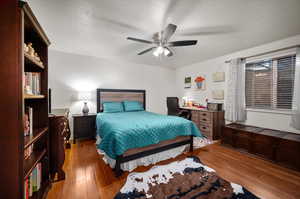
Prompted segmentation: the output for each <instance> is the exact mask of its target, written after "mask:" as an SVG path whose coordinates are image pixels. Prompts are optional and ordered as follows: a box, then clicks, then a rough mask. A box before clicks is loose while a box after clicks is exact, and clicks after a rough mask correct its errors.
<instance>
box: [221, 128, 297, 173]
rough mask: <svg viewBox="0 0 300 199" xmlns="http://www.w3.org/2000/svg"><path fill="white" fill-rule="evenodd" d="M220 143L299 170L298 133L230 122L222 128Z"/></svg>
mask: <svg viewBox="0 0 300 199" xmlns="http://www.w3.org/2000/svg"><path fill="white" fill-rule="evenodd" d="M221 143H222V145H224V146H228V147H231V148H234V149H237V150H239V151H242V152H247V153H250V154H253V155H255V156H258V157H262V158H264V159H267V160H270V161H272V162H274V163H276V164H279V165H282V166H285V167H289V168H292V169H295V170H297V171H300V134H296V133H290V132H285V131H278V130H272V129H266V128H260V127H255V126H248V125H242V124H236V123H232V124H228V125H226V126H225V127H224V128H223V131H222V136H221Z"/></svg>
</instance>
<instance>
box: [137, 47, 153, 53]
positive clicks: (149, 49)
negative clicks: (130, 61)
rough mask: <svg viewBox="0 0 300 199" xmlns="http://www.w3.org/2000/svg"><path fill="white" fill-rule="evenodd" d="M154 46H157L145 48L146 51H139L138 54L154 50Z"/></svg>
mask: <svg viewBox="0 0 300 199" xmlns="http://www.w3.org/2000/svg"><path fill="white" fill-rule="evenodd" d="M154 48H156V47H151V48H148V49H146V50H144V51H142V52H140V53H138V55H142V54H145V53H147V52H149V51H151V50H153V49H154Z"/></svg>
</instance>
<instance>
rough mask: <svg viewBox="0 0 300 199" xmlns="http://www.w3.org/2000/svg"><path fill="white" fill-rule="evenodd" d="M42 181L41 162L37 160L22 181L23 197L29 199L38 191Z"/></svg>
mask: <svg viewBox="0 0 300 199" xmlns="http://www.w3.org/2000/svg"><path fill="white" fill-rule="evenodd" d="M41 183H42V163H41V162H39V163H38V164H37V165H36V167H35V168H34V169H33V170H32V172H31V174H30V175H29V177H28V178H27V179H25V182H24V199H29V198H30V197H31V196H32V195H33V194H34V192H37V191H39V189H40V188H41Z"/></svg>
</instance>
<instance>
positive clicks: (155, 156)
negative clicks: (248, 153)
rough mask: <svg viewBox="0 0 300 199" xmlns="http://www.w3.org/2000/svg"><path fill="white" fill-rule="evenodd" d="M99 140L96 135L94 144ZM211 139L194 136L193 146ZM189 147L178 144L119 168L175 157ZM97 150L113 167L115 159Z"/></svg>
mask: <svg viewBox="0 0 300 199" xmlns="http://www.w3.org/2000/svg"><path fill="white" fill-rule="evenodd" d="M100 142H101V138H100V137H99V136H98V135H97V142H96V144H98V143H100ZM211 143H212V141H210V140H208V139H206V138H199V137H194V148H200V147H203V146H206V145H208V144H211ZM188 147H189V144H188V145H184V146H180V147H177V148H174V149H170V150H167V151H162V152H159V153H155V154H153V155H149V156H146V157H143V158H139V159H136V160H132V161H129V162H124V163H122V164H121V169H122V170H123V171H129V172H130V171H132V170H134V169H135V168H137V167H138V166H149V165H151V164H156V163H157V162H160V161H163V160H167V159H170V158H175V157H177V156H178V155H180V154H182V153H183V152H184V151H185V150H186V149H187V148H188ZM97 152H98V153H99V154H100V155H103V158H102V159H103V161H104V162H105V163H106V164H108V165H109V166H110V167H111V168H115V164H116V160H115V159H112V158H110V157H109V156H108V155H106V154H105V152H104V151H101V150H100V149H97Z"/></svg>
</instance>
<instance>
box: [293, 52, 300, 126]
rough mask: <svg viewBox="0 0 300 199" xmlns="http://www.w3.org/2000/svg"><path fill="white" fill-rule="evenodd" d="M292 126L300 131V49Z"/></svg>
mask: <svg viewBox="0 0 300 199" xmlns="http://www.w3.org/2000/svg"><path fill="white" fill-rule="evenodd" d="M294 81H295V82H294V94H293V106H292V121H291V126H292V127H294V128H295V129H298V130H300V48H299V47H298V48H297V53H296V66H295V80H294Z"/></svg>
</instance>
